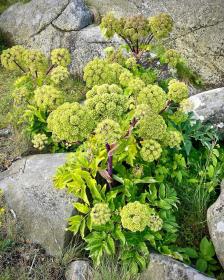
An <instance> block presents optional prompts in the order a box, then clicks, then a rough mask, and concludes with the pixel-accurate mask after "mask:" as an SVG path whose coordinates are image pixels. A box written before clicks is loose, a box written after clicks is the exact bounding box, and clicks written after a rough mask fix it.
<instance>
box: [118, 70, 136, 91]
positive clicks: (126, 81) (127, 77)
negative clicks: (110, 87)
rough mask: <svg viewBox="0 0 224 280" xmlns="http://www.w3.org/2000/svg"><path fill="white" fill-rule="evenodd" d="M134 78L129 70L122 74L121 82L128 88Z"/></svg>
mask: <svg viewBox="0 0 224 280" xmlns="http://www.w3.org/2000/svg"><path fill="white" fill-rule="evenodd" d="M133 78H134V75H133V74H132V73H131V72H130V71H129V70H127V69H124V71H123V72H122V73H121V74H120V77H119V82H120V84H121V85H122V86H124V87H127V86H128V85H129V82H130V80H131V79H133Z"/></svg>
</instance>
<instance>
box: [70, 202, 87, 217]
mask: <svg viewBox="0 0 224 280" xmlns="http://www.w3.org/2000/svg"><path fill="white" fill-rule="evenodd" d="M73 206H74V207H75V208H76V209H77V210H78V211H79V212H81V213H83V214H87V213H88V212H89V207H88V205H86V204H82V203H79V202H75V203H74V204H73Z"/></svg>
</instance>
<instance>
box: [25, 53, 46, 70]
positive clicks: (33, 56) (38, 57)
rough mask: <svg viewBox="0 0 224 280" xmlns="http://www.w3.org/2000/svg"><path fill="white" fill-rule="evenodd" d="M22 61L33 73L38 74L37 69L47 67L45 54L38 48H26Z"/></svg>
mask: <svg viewBox="0 0 224 280" xmlns="http://www.w3.org/2000/svg"><path fill="white" fill-rule="evenodd" d="M24 61H25V63H26V65H27V67H28V69H29V70H30V71H31V73H32V74H33V75H38V74H39V71H44V70H45V69H46V67H47V58H46V56H45V55H44V54H43V53H42V52H40V51H38V50H26V51H25V53H24Z"/></svg>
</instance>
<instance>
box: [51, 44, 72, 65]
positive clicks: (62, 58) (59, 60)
mask: <svg viewBox="0 0 224 280" xmlns="http://www.w3.org/2000/svg"><path fill="white" fill-rule="evenodd" d="M51 61H52V64H53V65H60V66H64V67H67V66H68V65H69V64H70V63H71V56H70V53H69V51H68V50H67V49H64V48H60V49H54V50H53V51H52V52H51Z"/></svg>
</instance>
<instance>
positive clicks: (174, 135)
mask: <svg viewBox="0 0 224 280" xmlns="http://www.w3.org/2000/svg"><path fill="white" fill-rule="evenodd" d="M182 141H183V136H182V134H181V133H180V132H179V131H177V130H168V131H167V132H166V133H165V136H164V138H163V139H162V142H163V143H164V145H166V146H169V147H170V148H174V147H179V146H180V144H181V142H182Z"/></svg>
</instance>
